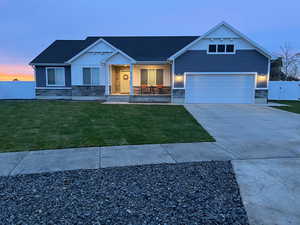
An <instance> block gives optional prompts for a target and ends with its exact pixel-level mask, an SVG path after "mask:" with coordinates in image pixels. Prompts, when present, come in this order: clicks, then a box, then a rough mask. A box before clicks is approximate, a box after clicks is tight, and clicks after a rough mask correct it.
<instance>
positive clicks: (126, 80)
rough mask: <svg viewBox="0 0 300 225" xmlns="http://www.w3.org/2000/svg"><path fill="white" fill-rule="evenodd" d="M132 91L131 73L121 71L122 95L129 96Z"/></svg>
mask: <svg viewBox="0 0 300 225" xmlns="http://www.w3.org/2000/svg"><path fill="white" fill-rule="evenodd" d="M129 91H130V72H129V71H120V93H121V94H129Z"/></svg>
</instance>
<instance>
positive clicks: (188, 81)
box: [30, 22, 271, 103]
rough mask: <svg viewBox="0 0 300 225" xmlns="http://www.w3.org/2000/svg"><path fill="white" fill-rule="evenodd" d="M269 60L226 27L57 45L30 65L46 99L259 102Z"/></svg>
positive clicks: (264, 89) (39, 91)
mask: <svg viewBox="0 0 300 225" xmlns="http://www.w3.org/2000/svg"><path fill="white" fill-rule="evenodd" d="M270 59H271V56H270V53H268V52H267V51H266V50H265V49H263V48H262V47H260V46H259V45H257V44H256V43H254V42H253V41H251V40H250V39H249V38H247V37H246V36H245V35H243V34H241V33H240V32H239V31H237V30H236V29H234V28H233V27H232V26H230V25H229V24H227V23H225V22H222V23H220V24H219V25H217V26H215V27H214V28H212V29H211V30H210V31H208V32H207V33H206V34H204V35H203V36H142V37H88V38H86V39H85V40H58V41H55V42H54V43H52V44H51V45H50V46H49V47H48V48H47V49H45V50H44V51H43V52H42V53H41V54H40V55H39V56H37V57H36V58H35V59H34V60H32V61H31V63H30V65H32V66H34V69H35V78H36V97H37V98H43V99H87V100H89V99H103V100H108V101H130V102H149V101H150V102H155V101H158V102H174V103H255V102H256V103H258V102H261V103H262V102H266V100H267V96H268V80H269V74H270Z"/></svg>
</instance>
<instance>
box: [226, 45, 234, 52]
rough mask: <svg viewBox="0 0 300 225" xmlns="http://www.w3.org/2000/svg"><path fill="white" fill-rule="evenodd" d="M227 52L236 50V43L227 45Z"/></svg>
mask: <svg viewBox="0 0 300 225" xmlns="http://www.w3.org/2000/svg"><path fill="white" fill-rule="evenodd" d="M226 52H234V45H226Z"/></svg>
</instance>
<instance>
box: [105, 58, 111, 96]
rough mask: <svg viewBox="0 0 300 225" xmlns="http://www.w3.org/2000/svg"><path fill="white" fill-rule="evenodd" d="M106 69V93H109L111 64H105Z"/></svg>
mask: <svg viewBox="0 0 300 225" xmlns="http://www.w3.org/2000/svg"><path fill="white" fill-rule="evenodd" d="M104 69H105V95H106V96H107V95H109V80H110V79H109V77H110V74H109V64H106V63H105V64H104Z"/></svg>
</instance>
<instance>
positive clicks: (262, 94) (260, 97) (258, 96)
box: [255, 90, 268, 104]
mask: <svg viewBox="0 0 300 225" xmlns="http://www.w3.org/2000/svg"><path fill="white" fill-rule="evenodd" d="M267 102H268V90H255V103H258V104H266V103H267Z"/></svg>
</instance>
